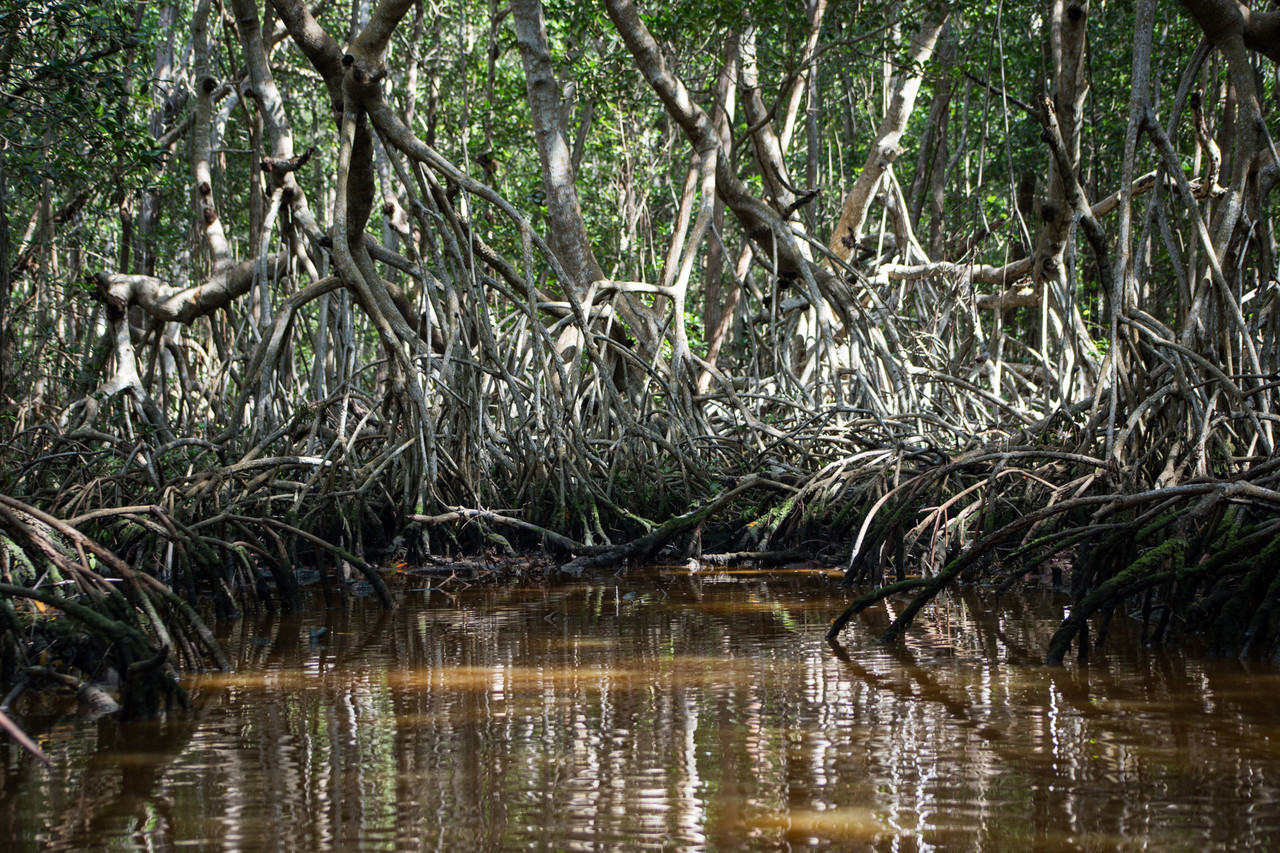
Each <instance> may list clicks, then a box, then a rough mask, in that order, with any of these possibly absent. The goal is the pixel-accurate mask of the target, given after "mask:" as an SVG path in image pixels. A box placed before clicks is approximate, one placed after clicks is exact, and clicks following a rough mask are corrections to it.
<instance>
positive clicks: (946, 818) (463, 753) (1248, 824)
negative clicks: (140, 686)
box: [0, 572, 1280, 851]
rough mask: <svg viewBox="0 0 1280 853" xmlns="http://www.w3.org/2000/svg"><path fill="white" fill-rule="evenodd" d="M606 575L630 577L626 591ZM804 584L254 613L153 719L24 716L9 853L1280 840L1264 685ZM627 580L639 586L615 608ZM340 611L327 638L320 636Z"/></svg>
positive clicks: (694, 581)
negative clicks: (30, 753)
mask: <svg viewBox="0 0 1280 853" xmlns="http://www.w3.org/2000/svg"><path fill="white" fill-rule="evenodd" d="M621 583H622V582H621V581H620V584H621ZM829 584H830V580H829V579H827V578H825V577H822V576H816V577H815V576H814V575H813V574H799V573H785V572H779V573H773V574H737V573H735V574H732V575H731V574H729V573H715V574H707V575H700V576H693V575H690V576H682V577H678V578H673V577H662V578H645V579H635V578H629V579H627V580H626V586H619V587H615V586H613V585H608V586H581V587H572V588H557V589H536V590H493V589H476V588H473V589H471V590H468V591H466V592H464V593H462V594H460V595H459V596H457V597H456V598H455V597H451V596H444V595H441V594H439V593H424V592H418V593H406V594H405V596H406V597H405V599H404V602H403V604H402V606H401V607H400V608H399V609H398V610H397V611H396V612H394V613H393V614H390V615H387V614H383V613H381V612H380V611H379V610H378V609H377V608H376V607H375V606H374V605H373V604H372V603H368V604H366V603H363V602H354V603H353V609H352V610H350V611H340V610H335V611H329V612H328V613H326V614H324V620H323V622H322V623H316V622H306V621H303V620H300V619H297V618H274V619H263V620H258V621H254V620H245V621H243V622H241V623H237V624H235V625H231V626H226V628H225V630H226V631H228V632H229V633H228V634H227V635H226V636H224V637H223V639H224V641H225V642H226V643H227V645H228V646H229V647H230V648H231V649H232V651H233V653H234V654H235V656H236V660H237V664H238V667H237V671H236V672H234V673H229V674H226V673H222V674H216V675H211V676H207V677H203V678H200V679H196V680H194V681H193V682H192V683H191V685H190V687H191V692H192V696H193V699H194V700H195V702H196V706H197V711H196V713H195V714H194V715H192V716H190V717H184V718H182V719H176V720H173V721H169V722H167V723H163V724H149V725H130V726H118V725H116V724H115V723H114V722H112V721H110V720H103V721H99V722H97V723H88V722H85V721H82V720H80V719H79V718H76V717H75V716H74V715H72V714H70V713H68V712H67V709H60V708H57V707H52V708H48V709H43V711H41V709H27V711H28V713H27V716H26V718H25V723H26V724H27V726H28V727H29V729H31V730H32V731H33V732H36V733H39V734H40V740H41V742H42V746H43V747H44V748H45V750H46V751H47V752H48V753H49V754H50V756H51V757H52V758H53V759H54V764H55V767H54V769H53V770H45V769H43V768H42V767H40V766H39V765H37V764H35V763H34V762H32V761H30V760H28V759H27V758H26V757H25V754H23V753H20V752H19V751H17V750H15V749H8V751H7V752H6V753H5V754H4V757H5V758H6V763H5V770H4V775H3V779H2V786H3V787H2V788H0V844H2V845H3V849H5V850H88V849H138V848H145V849H149V850H173V849H176V848H178V847H183V848H188V849H196V850H208V851H250V850H255V851H256V850H299V851H323V850H370V851H375V850H376V851H382V850H422V849H440V850H502V849H529V848H533V849H563V850H612V849H620V848H625V849H720V850H725V849H734V850H739V849H745V850H779V849H792V848H800V847H804V848H817V849H839V850H860V849H862V850H886V851H887V850H895V851H924V850H999V851H1003V850H1015V849H1016V850H1031V849H1035V850H1130V849H1153V850H1154V849H1158V850H1202V849H1209V848H1213V847H1225V846H1227V845H1230V846H1232V847H1233V848H1241V849H1248V848H1274V847H1275V846H1276V844H1277V843H1280V826H1278V825H1277V824H1278V823H1280V804H1277V794H1278V793H1280V708H1278V707H1277V705H1276V703H1274V702H1272V701H1270V697H1271V696H1272V695H1274V694H1272V693H1271V691H1272V690H1274V689H1276V688H1278V687H1280V671H1277V670H1276V669H1275V668H1272V667H1252V668H1244V667H1242V666H1240V665H1238V664H1236V663H1234V662H1231V661H1224V660H1209V661H1206V660H1203V659H1197V658H1194V657H1183V656H1179V655H1166V654H1157V653H1143V652H1139V651H1137V650H1136V643H1132V642H1126V639H1132V638H1125V637H1124V636H1122V635H1123V631H1124V626H1123V625H1118V626H1113V642H1112V645H1113V647H1120V646H1124V647H1127V648H1131V649H1134V650H1133V651H1131V652H1130V653H1129V654H1127V655H1113V656H1110V657H1102V658H1097V659H1095V661H1094V662H1093V663H1092V664H1091V665H1089V666H1088V667H1073V668H1067V669H1047V668H1044V667H1041V666H1039V665H1038V664H1039V660H1038V658H1037V655H1038V654H1039V650H1040V649H1043V648H1044V642H1045V639H1046V637H1047V634H1048V632H1049V631H1051V629H1052V625H1053V624H1054V622H1055V621H1056V620H1057V619H1059V618H1060V617H1061V606H1060V604H1058V605H1054V604H1053V602H1051V601H1049V600H1047V599H1045V600H1040V601H1013V602H1005V606H1003V607H1002V609H1001V611H1000V612H999V613H993V612H990V608H991V604H990V602H989V601H987V600H986V599H984V598H981V597H978V596H972V597H963V598H956V599H953V600H951V601H949V602H947V603H946V604H945V605H940V606H938V607H935V608H934V609H933V610H932V612H931V613H930V614H929V615H928V618H927V619H922V620H921V622H920V626H919V628H918V629H917V630H915V631H913V632H912V634H911V636H910V637H909V638H908V642H907V643H906V644H904V645H903V646H901V647H893V648H886V647H882V646H879V645H877V644H875V643H873V642H871V640H870V638H872V637H875V636H878V634H879V633H880V631H881V630H882V629H883V627H884V626H885V625H886V624H887V620H888V619H890V618H892V613H891V612H888V611H881V612H878V613H872V614H869V615H868V616H867V621H865V622H863V623H860V624H858V625H856V626H851V629H852V630H850V631H848V632H846V634H845V642H844V645H834V646H833V645H829V644H827V643H825V642H824V641H823V640H822V639H821V638H822V635H823V633H824V631H825V629H826V626H827V621H828V619H829V618H830V616H831V615H832V613H833V612H835V611H836V610H838V606H836V605H835V604H833V602H835V601H839V598H838V597H837V598H835V599H832V598H829V597H828V593H829V592H830V590H829ZM626 593H634V595H626ZM318 628H325V629H327V631H324V632H321V631H318V630H317V629H318Z"/></svg>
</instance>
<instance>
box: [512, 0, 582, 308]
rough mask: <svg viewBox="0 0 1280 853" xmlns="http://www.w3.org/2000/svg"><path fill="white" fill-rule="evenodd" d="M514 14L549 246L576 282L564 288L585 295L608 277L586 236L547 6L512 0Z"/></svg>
mask: <svg viewBox="0 0 1280 853" xmlns="http://www.w3.org/2000/svg"><path fill="white" fill-rule="evenodd" d="M511 11H512V15H513V17H514V19H515V25H516V40H517V42H518V43H519V45H520V58H521V60H522V61H523V63H524V72H525V81H526V86H527V88H528V92H529V106H530V108H531V109H532V110H533V127H534V139H535V141H536V142H537V146H538V160H539V162H540V163H541V164H542V182H543V186H544V187H545V188H546V192H547V216H548V218H549V219H550V225H551V229H550V234H549V237H548V242H550V243H551V247H552V250H553V251H554V252H555V253H556V255H557V256H558V257H559V258H560V261H561V263H563V264H564V267H565V271H566V272H568V273H569V275H570V276H571V277H572V278H573V280H572V281H568V282H564V285H565V286H566V287H569V288H571V289H572V290H573V292H574V294H575V295H577V296H579V297H581V296H582V295H584V294H585V293H586V291H587V288H588V287H589V286H590V285H591V283H592V282H594V281H599V280H601V279H603V278H604V273H603V272H601V270H600V264H599V263H597V261H596V257H595V253H594V252H593V251H592V249H591V238H590V237H588V236H587V229H586V225H585V223H584V222H583V220H582V207H581V205H580V204H579V202H578V191H577V188H576V187H575V186H574V172H573V160H572V157H573V154H572V149H571V148H570V146H569V139H568V136H567V134H566V133H565V128H564V114H563V112H562V110H561V107H560V90H559V86H557V85H556V79H555V72H554V71H553V69H552V67H551V46H550V44H549V43H548V42H547V29H546V22H545V21H544V20H543V16H542V2H541V0H513V2H512V4H511Z"/></svg>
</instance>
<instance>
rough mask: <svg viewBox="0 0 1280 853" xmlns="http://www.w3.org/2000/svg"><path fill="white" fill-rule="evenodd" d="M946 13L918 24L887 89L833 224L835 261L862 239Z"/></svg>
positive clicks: (896, 155)
mask: <svg viewBox="0 0 1280 853" xmlns="http://www.w3.org/2000/svg"><path fill="white" fill-rule="evenodd" d="M948 14H949V13H947V12H944V13H942V14H940V15H936V16H934V17H930V18H926V19H925V21H924V22H923V23H922V24H921V25H920V29H919V31H918V32H916V33H915V35H913V36H912V37H911V47H910V49H909V51H908V54H907V65H906V70H904V71H902V72H900V73H899V74H898V75H895V79H894V81H893V83H892V85H891V87H890V91H891V94H890V97H889V108H888V110H887V111H886V112H885V116H884V118H883V119H882V120H881V122H880V128H879V130H877V131H876V138H875V141H874V142H872V143H871V150H870V151H869V152H868V154H867V160H866V162H865V163H864V164H863V167H862V171H861V172H859V173H858V179H857V180H856V181H855V182H854V184H853V188H852V189H851V190H849V194H848V195H847V196H845V199H844V204H843V206H842V207H841V210H840V221H839V222H838V223H836V227H835V230H834V231H833V232H832V233H831V243H830V248H831V253H832V254H833V255H835V256H837V257H839V258H848V257H849V256H850V255H851V254H852V253H853V249H854V247H855V246H857V245H858V240H859V239H860V238H861V237H862V227H863V225H864V224H865V223H866V219H867V213H868V211H869V210H870V209H871V202H872V199H873V198H874V196H875V188H876V186H877V185H878V184H879V183H880V176H881V175H883V174H884V171H885V169H887V168H889V165H890V164H891V163H892V162H893V161H894V160H896V159H897V158H898V155H899V154H900V153H902V149H901V147H899V143H900V142H901V140H902V135H903V133H904V132H905V131H906V129H907V120H908V119H910V118H911V111H912V110H913V109H914V108H915V102H916V95H917V94H918V93H919V91H920V84H921V82H922V81H923V79H924V77H923V75H922V74H921V72H920V69H921V68H922V67H923V66H924V64H925V63H926V62H928V61H929V57H931V56H932V55H933V48H934V46H935V45H936V44H937V42H938V36H939V35H940V34H941V32H942V28H943V26H944V25H945V24H946V22H947V15H948Z"/></svg>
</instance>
